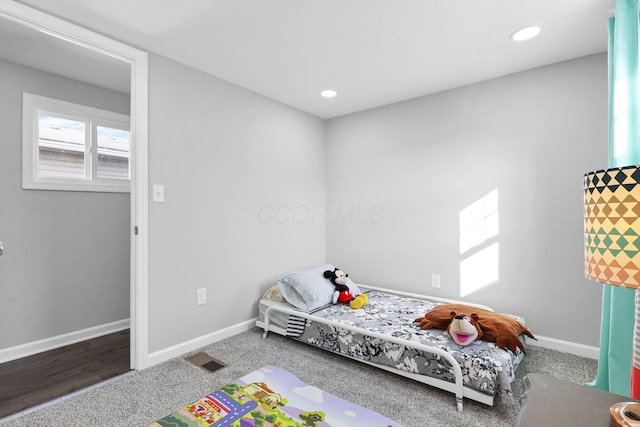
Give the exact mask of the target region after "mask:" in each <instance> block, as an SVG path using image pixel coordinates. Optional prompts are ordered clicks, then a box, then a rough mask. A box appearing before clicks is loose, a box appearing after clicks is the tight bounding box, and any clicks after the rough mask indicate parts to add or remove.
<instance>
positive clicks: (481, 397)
mask: <svg viewBox="0 0 640 427" xmlns="http://www.w3.org/2000/svg"><path fill="white" fill-rule="evenodd" d="M358 286H359V287H360V288H361V290H362V291H363V292H364V291H367V290H373V291H380V292H385V293H389V294H393V295H399V296H406V297H412V298H417V299H423V300H429V301H436V302H442V303H447V304H465V305H469V306H474V307H479V308H483V309H485V310H490V311H493V310H492V309H491V308H489V307H487V306H484V305H480V304H472V303H468V302H463V301H458V300H452V299H446V298H437V297H430V296H426V295H419V294H414V293H410V292H403V291H396V290H391V289H385V288H379V287H374V286H368V285H360V284H359V285H358ZM271 312H280V313H284V314H289V315H293V316H297V317H301V318H304V319H309V320H313V321H315V322H318V323H323V324H326V325H331V326H335V327H338V328H342V329H345V330H348V331H351V332H355V333H359V334H363V335H366V336H370V337H373V338H379V339H382V340H385V341H389V342H392V343H395V344H400V345H403V346H406V347H409V348H413V349H416V350H421V351H424V352H427V353H432V354H436V355H439V356H441V357H442V358H444V359H446V360H447V361H449V363H450V364H451V366H452V367H453V370H454V376H455V382H453V383H451V382H448V381H444V380H441V379H438V378H432V377H429V376H426V375H421V374H415V373H412V372H407V371H403V370H400V369H395V368H392V367H390V366H385V365H378V364H375V363H372V362H369V361H367V360H361V359H358V358H355V357H351V356H348V355H345V354H342V353H337V352H336V354H339V355H341V356H345V357H348V358H350V359H353V360H356V361H358V362H363V363H366V364H368V365H371V366H374V367H376V368H379V369H384V370H385V371H388V372H392V373H394V374H397V375H401V376H403V377H407V378H410V379H412V380H415V381H418V382H421V383H423V384H427V385H430V386H433V387H436V388H439V389H441V390H445V391H448V392H451V393H454V394H455V396H456V407H457V409H458V411H462V409H463V398H464V397H466V398H469V399H471V400H475V401H477V402H480V403H484V404H485V405H489V406H493V403H494V398H495V396H490V395H487V394H484V393H481V392H479V391H477V390H473V389H471V388H468V387H465V386H464V385H463V382H462V369H461V368H460V364H459V362H458V361H457V360H456V359H455V358H454V357H453V356H452V355H451V354H449V353H447V352H446V351H444V350H441V349H439V348H436V347H432V346H428V345H425V344H420V343H416V342H413V341H407V340H404V339H401V338H397V337H391V336H389V335H385V334H381V333H377V332H373V331H369V330H367V329H363V328H357V327H354V326H350V325H345V324H343V323H340V322H336V321H333V320H328V319H324V318H320V317H317V316H314V315H313V314H309V313H305V312H303V311H299V310H296V309H295V308H289V307H284V306H278V305H272V306H270V307H268V308H267V309H266V310H265V314H264V321H261V320H260V319H258V320H257V321H256V326H258V327H260V328H262V329H263V330H264V333H263V334H262V337H263V338H266V337H267V334H268V333H269V332H274V333H276V334H279V335H284V336H286V335H287V332H286V329H285V328H282V327H281V326H278V325H273V324H271V323H270V320H269V318H270V315H271ZM328 351H330V350H328Z"/></svg>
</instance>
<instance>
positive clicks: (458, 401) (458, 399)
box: [456, 396, 462, 412]
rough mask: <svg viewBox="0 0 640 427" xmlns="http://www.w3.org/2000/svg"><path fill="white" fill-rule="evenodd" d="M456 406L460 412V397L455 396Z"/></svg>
mask: <svg viewBox="0 0 640 427" xmlns="http://www.w3.org/2000/svg"><path fill="white" fill-rule="evenodd" d="M456 406H457V407H458V412H462V398H461V397H458V396H456Z"/></svg>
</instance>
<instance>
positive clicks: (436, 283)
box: [431, 274, 440, 288]
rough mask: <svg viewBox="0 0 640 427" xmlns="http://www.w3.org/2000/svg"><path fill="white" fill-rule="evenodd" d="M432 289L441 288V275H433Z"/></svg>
mask: <svg viewBox="0 0 640 427" xmlns="http://www.w3.org/2000/svg"><path fill="white" fill-rule="evenodd" d="M431 287H432V288H439V287H440V275H439V274H432V275H431Z"/></svg>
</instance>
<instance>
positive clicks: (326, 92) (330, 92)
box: [320, 89, 338, 98]
mask: <svg viewBox="0 0 640 427" xmlns="http://www.w3.org/2000/svg"><path fill="white" fill-rule="evenodd" d="M336 95H338V92H336V91H335V90H333V89H325V90H323V91H322V92H320V96H322V97H323V98H335V97H336Z"/></svg>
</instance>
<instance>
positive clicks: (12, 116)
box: [0, 61, 130, 349]
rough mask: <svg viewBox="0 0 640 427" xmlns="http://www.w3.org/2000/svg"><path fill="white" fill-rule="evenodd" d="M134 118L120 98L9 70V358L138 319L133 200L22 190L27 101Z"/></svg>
mask: <svg viewBox="0 0 640 427" xmlns="http://www.w3.org/2000/svg"><path fill="white" fill-rule="evenodd" d="M23 91H26V92H30V93H34V94H38V95H43V96H48V97H52V98H58V99H62V100H65V101H70V102H76V103H80V104H85V105H89V106H93V107H97V108H103V109H107V110H112V111H116V112H120V113H125V114H128V113H129V97H128V95H124V94H121V93H117V92H113V91H109V90H105V89H101V88H98V87H95V86H90V85H86V84H83V83H80V82H77V81H73V80H69V79H66V78H62V77H59V76H55V75H51V74H47V73H43V72H40V71H36V70H33V69H30V68H25V67H22V66H19V65H16V64H13V63H9V62H6V61H0V99H2V102H1V103H0V147H1V154H0V172H1V174H0V240H4V244H5V254H4V255H3V256H1V257H0V325H2V327H0V349H4V348H9V347H13V346H16V345H19V344H24V343H29V342H32V341H37V340H40V339H44V338H49V337H53V336H56V335H61V334H65V333H69V332H75V331H78V330H81V329H85V328H90V327H93V326H98V325H103V324H106V323H110V322H115V321H119V320H123V319H127V318H128V317H129V221H130V219H129V217H130V212H129V195H128V194H114V193H88V192H66V191H40V190H22V183H21V162H22V160H21V159H22V148H21V147H22V92H23Z"/></svg>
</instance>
